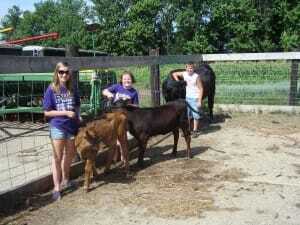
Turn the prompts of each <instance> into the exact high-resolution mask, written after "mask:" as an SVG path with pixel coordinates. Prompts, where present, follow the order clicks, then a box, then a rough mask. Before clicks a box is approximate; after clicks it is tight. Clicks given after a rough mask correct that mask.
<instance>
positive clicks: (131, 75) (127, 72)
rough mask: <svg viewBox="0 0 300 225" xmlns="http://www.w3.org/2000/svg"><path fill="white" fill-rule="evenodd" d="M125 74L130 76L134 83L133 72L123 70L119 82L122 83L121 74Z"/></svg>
mask: <svg viewBox="0 0 300 225" xmlns="http://www.w3.org/2000/svg"><path fill="white" fill-rule="evenodd" d="M126 74H127V75H129V76H130V78H131V80H132V83H135V78H134V76H133V74H132V73H131V72H130V71H124V72H123V73H122V75H121V77H120V84H122V79H123V76H124V75H126Z"/></svg>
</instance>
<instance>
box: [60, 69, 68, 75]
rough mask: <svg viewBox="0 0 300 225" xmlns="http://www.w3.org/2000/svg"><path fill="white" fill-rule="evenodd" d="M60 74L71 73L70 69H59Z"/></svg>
mask: <svg viewBox="0 0 300 225" xmlns="http://www.w3.org/2000/svg"><path fill="white" fill-rule="evenodd" d="M58 74H59V75H64V74H66V75H69V70H59V71H58Z"/></svg>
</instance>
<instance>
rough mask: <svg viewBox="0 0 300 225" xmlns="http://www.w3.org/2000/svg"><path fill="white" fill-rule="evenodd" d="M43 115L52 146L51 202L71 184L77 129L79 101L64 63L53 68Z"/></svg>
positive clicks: (45, 96)
mask: <svg viewBox="0 0 300 225" xmlns="http://www.w3.org/2000/svg"><path fill="white" fill-rule="evenodd" d="M43 109H44V115H45V117H47V118H48V121H49V126H50V139H51V142H52V147H53V157H52V173H53V183H54V189H53V193H52V198H53V200H59V199H60V198H61V191H62V189H63V188H66V187H71V186H72V185H74V183H73V182H71V181H70V180H69V174H70V167H71V163H72V159H73V158H74V156H75V142H74V141H75V135H76V134H77V132H78V127H79V116H80V115H79V114H80V110H79V109H80V98H79V94H78V91H77V89H75V88H74V85H73V83H72V75H71V72H70V70H69V66H68V64H67V63H64V62H59V63H57V65H56V68H55V71H54V75H53V82H52V83H51V84H50V85H49V87H48V88H47V90H46V92H45V94H44V101H43Z"/></svg>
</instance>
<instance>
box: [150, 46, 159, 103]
mask: <svg viewBox="0 0 300 225" xmlns="http://www.w3.org/2000/svg"><path fill="white" fill-rule="evenodd" d="M149 55H150V56H159V48H156V49H150V51H149ZM150 87H151V102H152V106H158V105H160V73H159V65H151V66H150Z"/></svg>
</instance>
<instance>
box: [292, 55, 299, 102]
mask: <svg viewBox="0 0 300 225" xmlns="http://www.w3.org/2000/svg"><path fill="white" fill-rule="evenodd" d="M299 62H300V60H292V63H291V76H290V91H289V105H296V99H297V89H298V88H297V85H298V84H297V83H298V74H299Z"/></svg>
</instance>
